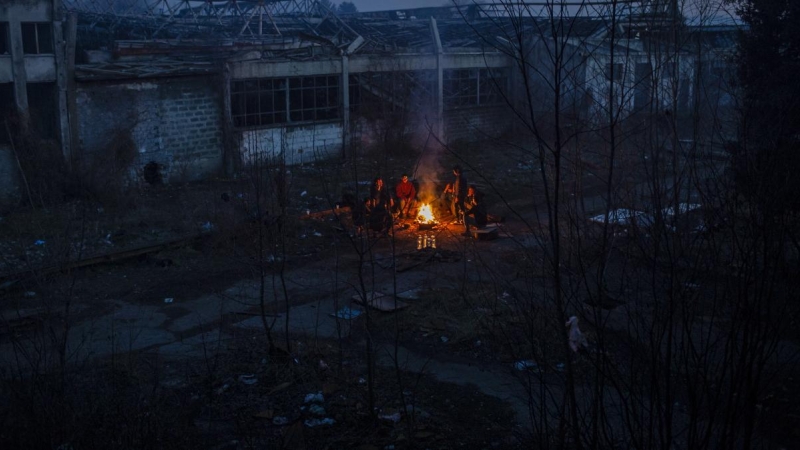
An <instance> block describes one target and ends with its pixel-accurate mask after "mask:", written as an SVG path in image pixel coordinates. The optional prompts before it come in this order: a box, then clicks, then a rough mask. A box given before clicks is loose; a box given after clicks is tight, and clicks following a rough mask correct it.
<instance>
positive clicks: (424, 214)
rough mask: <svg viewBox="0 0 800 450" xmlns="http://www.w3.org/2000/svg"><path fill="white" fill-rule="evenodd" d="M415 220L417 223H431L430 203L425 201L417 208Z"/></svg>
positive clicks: (432, 219) (431, 211) (431, 210)
mask: <svg viewBox="0 0 800 450" xmlns="http://www.w3.org/2000/svg"><path fill="white" fill-rule="evenodd" d="M417 220H418V221H419V223H433V222H434V217H433V209H431V205H429V204H427V203H425V204H424V205H422V206H421V207H420V208H419V214H418V215H417Z"/></svg>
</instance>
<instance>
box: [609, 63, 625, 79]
mask: <svg viewBox="0 0 800 450" xmlns="http://www.w3.org/2000/svg"><path fill="white" fill-rule="evenodd" d="M624 76H625V68H624V66H623V65H622V64H620V63H615V64H606V80H609V81H610V80H613V81H614V82H616V83H621V82H622V80H623V79H624Z"/></svg>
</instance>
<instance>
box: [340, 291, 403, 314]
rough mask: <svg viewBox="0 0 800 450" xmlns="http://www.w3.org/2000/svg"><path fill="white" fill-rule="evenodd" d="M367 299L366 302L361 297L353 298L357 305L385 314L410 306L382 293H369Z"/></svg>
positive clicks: (357, 295)
mask: <svg viewBox="0 0 800 450" xmlns="http://www.w3.org/2000/svg"><path fill="white" fill-rule="evenodd" d="M366 297H367V300H366V301H364V298H362V297H361V295H359V294H356V295H354V296H353V300H354V301H355V302H356V303H359V304H362V305H366V306H369V307H371V308H374V309H377V310H378V311H383V312H392V311H397V310H398V309H403V308H405V307H407V306H408V303H405V302H402V301H400V300H397V299H396V298H393V297H392V296H389V295H386V294H382V293H380V292H369V293H367V295H366Z"/></svg>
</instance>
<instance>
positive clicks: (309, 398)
mask: <svg viewBox="0 0 800 450" xmlns="http://www.w3.org/2000/svg"><path fill="white" fill-rule="evenodd" d="M324 401H325V397H323V396H322V392H317V393H316V394H314V393H311V394H306V398H305V400H303V403H322V402H324Z"/></svg>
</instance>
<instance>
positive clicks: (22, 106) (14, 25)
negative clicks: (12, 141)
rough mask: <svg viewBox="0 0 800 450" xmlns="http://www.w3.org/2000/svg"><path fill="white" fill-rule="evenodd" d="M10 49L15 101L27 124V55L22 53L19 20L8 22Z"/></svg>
mask: <svg viewBox="0 0 800 450" xmlns="http://www.w3.org/2000/svg"><path fill="white" fill-rule="evenodd" d="M8 34H9V44H10V45H9V47H10V50H11V71H12V72H13V74H14V100H15V102H16V104H17V110H18V111H19V113H20V114H21V115H22V117H23V121H24V122H27V117H28V75H27V73H26V72H25V55H24V53H23V51H22V29H21V27H20V23H19V21H18V20H11V21H9V22H8Z"/></svg>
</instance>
